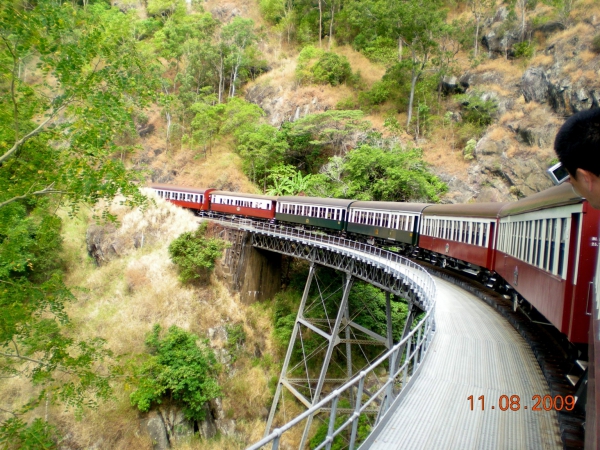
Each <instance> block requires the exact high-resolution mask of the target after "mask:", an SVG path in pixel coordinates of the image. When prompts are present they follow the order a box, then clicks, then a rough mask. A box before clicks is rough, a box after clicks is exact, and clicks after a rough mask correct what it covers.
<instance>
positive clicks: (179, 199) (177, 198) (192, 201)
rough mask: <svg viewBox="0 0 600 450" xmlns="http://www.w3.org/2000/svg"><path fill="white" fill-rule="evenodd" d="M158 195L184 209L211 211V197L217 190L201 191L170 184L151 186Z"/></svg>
mask: <svg viewBox="0 0 600 450" xmlns="http://www.w3.org/2000/svg"><path fill="white" fill-rule="evenodd" d="M150 187H151V188H152V189H154V190H155V191H156V193H157V195H158V196H159V197H161V198H163V199H165V200H168V201H170V202H171V203H174V204H176V205H178V206H182V207H184V208H190V209H195V210H198V211H208V210H209V195H210V193H211V192H212V191H214V190H215V189H199V188H191V187H184V186H173V185H170V184H151V185H150Z"/></svg>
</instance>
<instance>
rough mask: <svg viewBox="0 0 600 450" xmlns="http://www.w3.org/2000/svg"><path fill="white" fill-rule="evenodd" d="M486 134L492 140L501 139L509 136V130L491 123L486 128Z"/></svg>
mask: <svg viewBox="0 0 600 450" xmlns="http://www.w3.org/2000/svg"><path fill="white" fill-rule="evenodd" d="M486 135H487V137H488V138H489V139H490V140H492V141H501V140H502V139H506V138H508V137H510V132H509V131H508V130H507V129H506V128H504V127H501V126H498V125H492V126H491V127H490V128H488V132H487V134H486Z"/></svg>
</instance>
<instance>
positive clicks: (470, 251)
mask: <svg viewBox="0 0 600 450" xmlns="http://www.w3.org/2000/svg"><path fill="white" fill-rule="evenodd" d="M504 205H505V203H469V204H461V205H458V204H457V205H432V206H428V207H426V208H425V209H424V210H423V216H422V218H421V235H420V237H419V247H421V249H423V250H424V251H425V253H427V252H428V251H429V252H435V254H436V255H432V256H431V257H430V259H432V260H435V259H438V258H441V262H442V265H446V264H447V263H450V264H451V265H452V266H456V267H460V268H464V267H461V266H463V265H467V266H470V267H471V268H472V269H474V270H475V271H476V272H477V273H478V274H480V273H481V272H482V271H481V268H485V269H487V270H489V271H490V272H491V271H493V270H494V267H493V263H494V251H495V237H496V236H495V231H496V220H497V217H498V212H499V211H500V210H501V209H502V207H503V206H504ZM424 256H427V255H424Z"/></svg>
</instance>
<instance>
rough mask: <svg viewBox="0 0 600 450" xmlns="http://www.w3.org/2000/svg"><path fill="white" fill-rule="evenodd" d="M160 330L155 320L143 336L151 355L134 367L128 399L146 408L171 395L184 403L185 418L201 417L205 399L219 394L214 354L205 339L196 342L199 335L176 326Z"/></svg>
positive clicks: (200, 418)
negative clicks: (133, 388)
mask: <svg viewBox="0 0 600 450" xmlns="http://www.w3.org/2000/svg"><path fill="white" fill-rule="evenodd" d="M161 334H162V333H161V327H160V325H158V324H156V325H154V328H153V329H152V332H151V333H150V334H149V336H148V337H147V339H146V346H147V347H148V349H149V351H150V355H151V356H150V357H149V358H147V359H146V361H145V362H143V363H142V365H141V366H140V367H139V368H137V369H136V377H135V382H136V384H137V389H136V390H135V391H134V392H132V393H131V396H130V398H131V403H132V404H133V405H134V406H136V407H137V408H138V409H139V410H140V411H148V410H149V409H150V408H151V407H152V406H154V405H157V404H161V403H162V402H163V401H164V400H165V399H172V400H174V401H175V402H177V403H179V404H181V405H182V406H183V412H184V414H185V416H186V418H188V419H190V420H197V421H200V420H203V419H204V417H205V409H204V405H205V404H206V402H208V401H209V400H211V399H213V398H216V397H218V396H219V395H220V394H221V390H220V388H219V385H218V383H217V380H216V378H215V377H216V375H217V367H218V366H217V361H216V359H215V355H214V353H213V352H212V350H211V349H210V347H209V346H208V341H207V340H204V341H202V342H201V343H200V345H198V343H197V341H198V336H196V335H194V334H192V333H189V332H187V331H185V330H182V329H181V328H178V327H176V326H172V327H170V328H169V330H168V332H167V333H166V334H165V335H164V336H161Z"/></svg>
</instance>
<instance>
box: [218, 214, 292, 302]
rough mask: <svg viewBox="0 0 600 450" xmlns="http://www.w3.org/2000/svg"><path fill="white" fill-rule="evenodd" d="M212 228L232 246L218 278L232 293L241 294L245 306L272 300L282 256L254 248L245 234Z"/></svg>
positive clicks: (277, 286)
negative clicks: (224, 282)
mask: <svg viewBox="0 0 600 450" xmlns="http://www.w3.org/2000/svg"><path fill="white" fill-rule="evenodd" d="M212 226H213V227H214V228H217V231H219V230H220V231H219V232H218V235H219V237H221V238H222V239H225V240H226V241H229V243H230V244H231V246H230V247H229V248H228V249H227V250H226V252H225V255H224V257H223V259H222V260H221V262H220V267H218V270H217V271H216V272H217V275H218V276H220V277H221V278H222V279H224V280H225V281H226V282H227V284H228V285H229V288H230V289H231V290H233V291H236V292H239V293H240V300H242V302H244V303H252V302H254V301H263V300H269V299H272V298H273V296H274V295H275V294H276V293H277V292H279V290H280V289H281V254H279V253H273V252H269V251H265V250H261V249H258V248H255V247H253V246H252V236H251V234H250V233H248V232H246V231H241V230H236V229H231V228H219V227H218V226H217V225H212ZM213 234H215V235H217V232H213Z"/></svg>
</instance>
